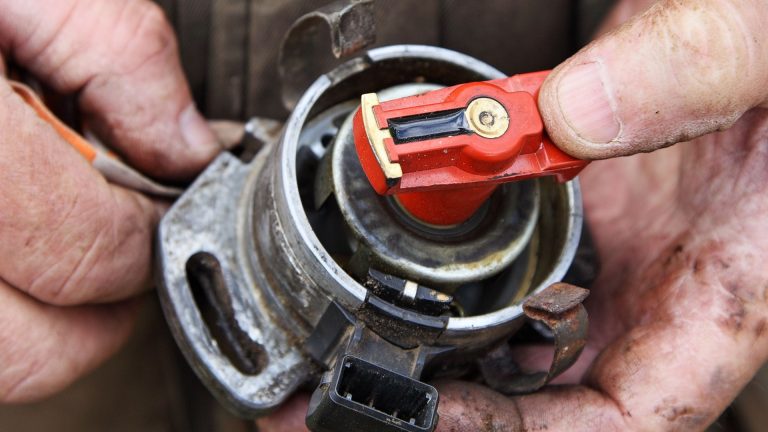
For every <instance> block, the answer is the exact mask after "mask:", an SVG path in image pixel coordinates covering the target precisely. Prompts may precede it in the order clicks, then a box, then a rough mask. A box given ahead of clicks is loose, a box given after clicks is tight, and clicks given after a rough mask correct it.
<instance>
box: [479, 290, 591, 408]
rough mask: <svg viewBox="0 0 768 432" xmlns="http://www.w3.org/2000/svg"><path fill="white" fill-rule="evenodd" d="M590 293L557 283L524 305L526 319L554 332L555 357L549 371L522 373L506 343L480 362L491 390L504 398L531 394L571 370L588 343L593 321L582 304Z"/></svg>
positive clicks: (481, 370)
mask: <svg viewBox="0 0 768 432" xmlns="http://www.w3.org/2000/svg"><path fill="white" fill-rule="evenodd" d="M588 295H589V290H586V289H584V288H579V287H577V286H573V285H570V284H567V283H556V284H552V285H550V286H549V287H547V288H546V289H545V290H543V291H541V292H540V293H538V294H536V295H535V296H532V297H530V298H529V299H528V300H526V301H525V303H523V311H524V313H525V315H526V316H527V317H528V318H529V319H532V320H534V321H538V322H540V323H542V324H544V325H545V326H547V328H549V329H550V330H551V331H552V334H553V336H554V344H555V355H554V358H553V359H552V364H551V365H550V367H549V370H548V371H540V372H534V373H530V374H529V373H522V372H521V371H520V370H519V369H518V368H517V367H516V365H514V363H513V362H512V361H511V357H510V355H509V354H510V350H511V348H510V346H509V344H507V343H505V344H503V345H502V346H501V347H499V348H497V349H496V350H495V351H493V352H491V353H490V354H488V356H486V357H485V358H484V359H483V360H481V361H480V372H481V373H482V375H483V377H484V378H485V382H486V383H487V384H488V386H489V387H491V388H493V389H494V390H496V391H498V392H501V393H504V394H521V393H531V392H534V391H536V390H538V389H540V388H542V387H543V386H544V385H546V384H547V383H548V382H550V381H551V380H552V379H553V378H555V377H556V376H558V375H560V374H561V373H563V372H564V371H565V370H566V369H568V368H569V367H571V366H572V365H573V364H574V363H575V362H576V360H577V359H578V358H579V355H580V354H581V351H582V350H583V349H584V345H585V344H586V340H587V332H588V328H589V319H588V318H587V310H586V309H585V308H584V305H582V301H584V299H586V298H587V296H588Z"/></svg>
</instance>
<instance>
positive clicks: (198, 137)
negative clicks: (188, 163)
mask: <svg viewBox="0 0 768 432" xmlns="http://www.w3.org/2000/svg"><path fill="white" fill-rule="evenodd" d="M179 128H180V129H181V136H182V138H184V141H186V143H187V147H188V150H189V151H190V152H191V153H194V154H196V155H200V157H201V158H210V157H213V155H215V154H216V153H217V152H218V151H219V150H220V149H219V145H218V142H217V141H216V137H215V136H214V135H213V132H212V131H211V129H210V128H209V127H208V123H207V122H206V121H205V119H204V118H203V116H202V115H200V113H199V112H198V111H197V108H195V106H194V105H190V106H188V107H187V108H186V109H184V111H182V112H181V115H180V116H179Z"/></svg>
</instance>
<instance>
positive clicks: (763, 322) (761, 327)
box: [755, 318, 766, 338]
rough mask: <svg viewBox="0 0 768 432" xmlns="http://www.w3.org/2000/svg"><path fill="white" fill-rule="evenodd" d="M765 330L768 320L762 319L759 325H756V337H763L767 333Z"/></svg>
mask: <svg viewBox="0 0 768 432" xmlns="http://www.w3.org/2000/svg"><path fill="white" fill-rule="evenodd" d="M765 329H766V319H765V318H762V319H760V321H758V322H757V324H755V337H756V338H760V337H762V336H763V334H764V333H765Z"/></svg>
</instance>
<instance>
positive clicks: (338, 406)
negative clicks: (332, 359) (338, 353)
mask: <svg viewBox="0 0 768 432" xmlns="http://www.w3.org/2000/svg"><path fill="white" fill-rule="evenodd" d="M437 399H438V394H437V390H436V389H435V388H434V387H432V386H430V385H428V384H425V383H423V382H421V381H417V380H415V379H412V378H409V377H407V376H404V375H401V374H398V373H395V372H392V371H390V370H387V369H385V368H382V367H380V366H377V365H375V364H373V363H369V362H367V361H365V360H362V359H359V358H357V357H354V356H350V355H346V356H344V357H342V358H341V359H340V361H339V362H338V363H337V365H336V368H335V369H334V372H333V376H332V378H331V381H330V382H324V383H321V384H320V386H319V387H318V388H317V389H316V390H315V392H314V394H313V395H312V400H311V401H310V403H309V411H308V412H307V426H308V427H309V428H310V429H311V430H312V431H315V432H325V431H338V430H342V428H343V430H346V431H365V432H395V431H407V432H431V431H433V430H434V429H435V426H436V425H437Z"/></svg>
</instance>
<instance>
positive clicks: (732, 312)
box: [717, 295, 747, 333]
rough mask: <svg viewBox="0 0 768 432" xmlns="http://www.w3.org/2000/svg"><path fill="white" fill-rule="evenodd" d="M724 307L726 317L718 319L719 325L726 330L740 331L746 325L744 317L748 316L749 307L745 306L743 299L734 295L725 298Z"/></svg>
mask: <svg viewBox="0 0 768 432" xmlns="http://www.w3.org/2000/svg"><path fill="white" fill-rule="evenodd" d="M723 308H724V310H723V313H724V314H725V317H722V318H720V319H718V320H717V323H718V325H720V327H722V328H723V329H724V330H728V331H731V332H734V333H739V332H740V331H741V329H742V327H743V326H744V319H745V317H746V316H747V309H746V308H745V307H744V304H743V303H742V301H741V299H739V298H738V297H736V296H735V295H733V296H731V297H729V298H728V299H727V300H725V304H724V305H723Z"/></svg>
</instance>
